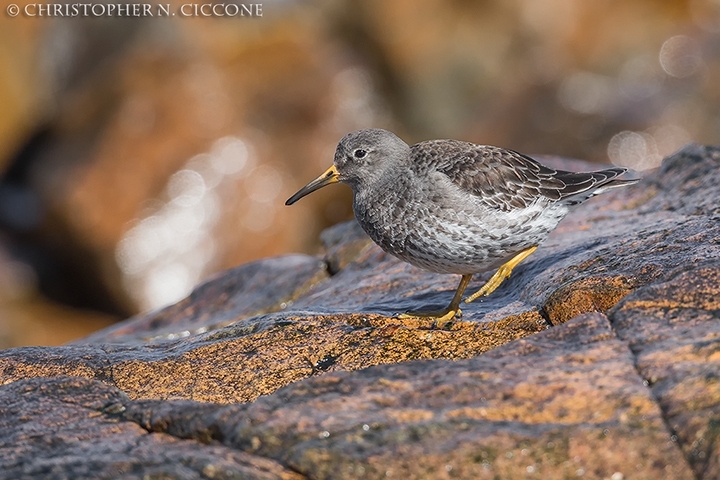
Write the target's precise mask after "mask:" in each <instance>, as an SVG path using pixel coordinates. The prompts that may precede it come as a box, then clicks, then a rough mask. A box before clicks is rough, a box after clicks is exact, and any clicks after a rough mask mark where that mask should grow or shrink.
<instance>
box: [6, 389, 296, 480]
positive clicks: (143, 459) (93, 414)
mask: <svg viewBox="0 0 720 480" xmlns="http://www.w3.org/2000/svg"><path fill="white" fill-rule="evenodd" d="M0 401H1V402H2V405H3V410H2V414H0V432H1V433H0V435H2V438H3V442H2V444H0V462H1V463H2V466H3V469H2V473H0V476H2V478H8V479H10V478H13V479H20V478H108V479H114V478H119V477H122V478H131V479H135V478H137V479H141V478H148V477H154V478H208V477H209V478H248V479H267V480H269V479H286V480H293V479H301V478H303V477H302V476H301V475H298V474H296V473H294V472H292V471H291V470H289V469H287V468H284V467H282V466H281V465H279V464H278V463H276V462H273V461H272V460H268V459H266V458H262V457H258V456H256V455H252V454H248V453H244V452H241V451H238V450H235V449H233V448H228V447H224V446H222V445H214V446H211V445H204V444H202V443H200V442H197V441H188V440H179V439H178V438H176V437H173V436H170V435H163V434H160V435H155V434H151V435H148V431H147V430H146V429H144V428H142V426H140V425H139V424H137V423H133V422H127V421H123V418H122V416H121V414H122V412H123V410H124V409H125V408H126V407H125V404H127V403H128V398H127V396H126V395H125V394H124V393H122V392H121V391H120V390H118V389H117V388H114V387H110V386H107V385H104V384H102V383H100V382H97V381H92V380H86V379H83V378H72V377H57V378H52V379H31V380H22V381H19V382H15V383H13V384H11V385H6V386H5V387H2V388H0ZM58 425H62V426H63V427H62V428H60V429H58V428H57V426H58ZM11 445H12V446H11Z"/></svg>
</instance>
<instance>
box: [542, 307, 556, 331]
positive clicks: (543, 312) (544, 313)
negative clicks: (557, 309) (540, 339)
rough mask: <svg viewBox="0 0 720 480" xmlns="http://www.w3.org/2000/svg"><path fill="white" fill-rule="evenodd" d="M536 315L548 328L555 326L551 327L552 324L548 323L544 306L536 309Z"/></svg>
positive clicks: (548, 319)
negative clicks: (537, 314) (538, 315)
mask: <svg viewBox="0 0 720 480" xmlns="http://www.w3.org/2000/svg"><path fill="white" fill-rule="evenodd" d="M538 313H539V314H540V316H541V317H542V319H543V320H545V324H546V325H547V327H548V328H550V327H554V326H555V325H553V323H552V322H551V321H550V316H549V315H548V313H547V312H546V311H545V305H543V306H541V307H540V308H538Z"/></svg>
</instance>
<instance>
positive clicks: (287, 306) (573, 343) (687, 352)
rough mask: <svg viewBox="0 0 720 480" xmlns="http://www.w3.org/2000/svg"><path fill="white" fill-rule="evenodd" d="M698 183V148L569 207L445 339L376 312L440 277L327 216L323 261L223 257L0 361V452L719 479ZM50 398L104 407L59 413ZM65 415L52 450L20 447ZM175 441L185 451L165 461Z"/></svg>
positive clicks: (707, 170) (412, 300)
mask: <svg viewBox="0 0 720 480" xmlns="http://www.w3.org/2000/svg"><path fill="white" fill-rule="evenodd" d="M719 183H720V149H717V148H711V147H697V146H694V147H689V148H687V149H685V150H683V151H682V152H680V153H679V154H677V155H676V156H674V157H672V158H669V159H667V160H666V161H665V163H664V164H663V167H662V168H661V169H659V170H658V171H656V172H654V173H653V174H651V175H648V176H647V177H646V178H644V179H643V180H642V181H641V182H640V183H639V184H638V185H637V186H634V187H630V188H627V189H624V190H617V191H615V192H611V193H607V194H605V195H603V196H600V197H598V198H597V199H594V200H592V201H590V202H588V203H587V204H585V205H583V206H581V207H580V208H578V209H577V210H576V211H575V212H574V213H573V214H571V215H570V216H569V217H568V218H567V219H566V221H564V222H563V223H562V224H561V225H560V227H559V228H558V229H557V230H556V231H555V232H554V233H553V234H552V236H551V237H550V239H549V240H548V242H547V243H546V244H545V245H543V246H541V248H539V249H538V251H537V252H536V253H535V254H534V255H533V256H532V257H530V258H529V259H528V261H527V263H524V264H521V265H520V267H518V268H517V269H516V270H515V272H514V273H513V277H512V278H510V279H509V281H508V282H507V283H505V284H503V285H502V286H501V287H500V288H499V289H498V290H497V291H496V292H494V293H493V295H491V296H490V297H487V298H485V299H482V301H479V302H475V303H472V304H470V305H465V306H464V314H463V316H462V318H461V319H459V320H458V321H457V322H455V324H454V325H453V326H452V328H450V329H448V330H433V329H430V328H429V325H428V323H427V322H424V321H419V320H401V319H397V318H395V316H394V315H395V314H396V313H397V312H398V311H402V310H404V309H407V308H418V307H421V306H423V305H425V304H429V305H442V304H445V303H446V302H447V300H448V299H449V297H450V296H451V295H452V291H453V290H454V287H455V283H456V281H457V279H456V278H454V277H452V276H441V275H433V274H430V273H427V272H422V271H420V270H417V269H414V268H413V267H410V266H408V265H406V264H404V263H402V262H399V261H397V260H396V259H394V258H392V257H391V256H389V255H386V254H385V253H383V252H382V251H380V250H379V249H378V248H377V247H376V246H375V245H372V244H369V243H368V242H367V239H366V238H365V237H364V235H363V234H362V233H361V232H360V231H359V230H358V229H357V226H356V225H354V224H344V225H340V226H338V227H335V228H333V229H332V230H329V231H327V232H326V233H324V234H323V240H324V243H325V252H324V253H323V254H322V255H321V256H318V257H310V256H291V257H286V258H284V259H283V258H280V259H270V260H265V261H260V262H257V263H253V264H249V265H245V266H243V267H240V268H237V269H235V270H232V271H229V272H227V273H226V274H224V275H220V276H217V277H215V278H213V279H211V280H209V281H208V282H207V283H205V284H204V285H202V286H200V287H199V288H198V289H197V290H196V292H195V293H194V294H193V295H191V297H189V298H188V299H186V300H184V301H182V302H180V303H179V304H177V305H173V306H170V307H168V308H166V309H164V310H161V311H158V312H154V313H150V314H148V315H145V316H142V317H138V318H135V319H131V320H129V321H128V322H127V323H126V324H124V325H120V326H118V327H114V328H112V329H109V330H107V331H105V332H101V333H99V334H96V335H94V336H93V337H91V338H89V339H87V340H85V341H80V342H76V344H74V345H68V346H64V347H54V348H18V349H10V350H5V351H2V352H0V382H1V383H2V384H3V386H2V387H0V401H2V399H3V398H17V397H19V396H23V395H24V396H23V397H22V398H24V400H23V401H22V402H20V401H19V400H18V402H19V403H12V408H11V409H9V410H7V412H4V411H3V415H5V416H4V417H2V418H3V420H2V421H3V422H5V423H2V425H0V426H1V427H2V429H4V430H2V431H0V438H5V437H7V438H20V440H21V441H20V442H14V441H11V442H6V443H4V444H0V459H11V460H8V461H7V463H8V464H9V465H10V466H11V467H12V468H13V469H15V470H10V471H11V472H13V473H18V475H21V476H22V475H23V474H24V473H23V472H25V471H26V470H25V469H29V470H27V472H30V473H31V474H33V475H35V474H37V475H39V476H43V475H44V476H46V477H48V478H49V477H52V476H53V474H55V473H58V472H59V473H58V475H60V476H62V475H63V474H65V473H67V472H70V473H67V475H70V474H71V473H72V472H80V471H81V470H77V469H81V468H85V467H83V466H82V465H83V462H81V461H79V460H77V456H76V454H75V453H74V452H76V451H82V449H83V446H85V447H86V448H87V451H89V452H91V453H92V452H95V451H111V452H114V451H115V450H113V449H120V450H122V449H123V448H125V447H122V445H127V444H132V445H138V441H137V440H136V439H134V437H133V436H135V435H136V433H135V432H137V431H150V432H154V433H152V434H151V436H150V437H149V438H150V439H155V438H159V439H161V441H162V442H165V439H168V440H167V441H168V442H175V443H173V445H177V449H178V450H180V453H177V451H178V450H172V449H169V450H168V452H169V453H167V455H166V456H164V457H162V459H161V460H157V459H153V460H147V459H146V458H147V457H142V456H140V457H137V458H136V459H135V460H132V462H135V463H132V462H131V465H132V468H133V469H134V470H132V472H135V471H137V472H153V471H155V470H153V469H156V468H157V469H159V470H157V472H161V473H158V474H159V475H160V474H166V475H167V476H170V477H180V478H185V477H189V478H193V477H192V476H193V475H195V473H194V472H196V471H197V468H200V467H197V468H196V466H197V465H200V464H201V463H202V461H205V460H196V459H197V458H202V459H208V460H207V461H208V462H210V463H212V462H214V461H215V460H217V461H220V460H222V461H227V462H230V464H229V465H230V466H229V467H228V471H230V472H232V471H235V470H233V469H243V468H244V469H246V470H243V471H245V472H249V473H247V475H248V476H250V475H255V474H257V475H260V474H261V473H262V474H263V475H264V474H268V475H271V477H270V478H272V475H276V477H277V476H280V478H282V475H294V474H296V475H303V476H305V477H307V478H378V477H382V476H387V475H392V476H404V477H405V478H451V477H455V478H497V477H500V478H508V477H519V476H522V477H528V478H569V477H575V476H578V475H580V476H584V477H586V478H647V479H655V478H668V479H676V478H681V479H683V478H688V479H690V478H696V479H697V478H699V479H712V478H717V477H718V462H717V458H718V453H719V452H718V449H717V448H718V447H717V445H718V443H719V442H718V424H719V423H720V419H719V417H718V415H720V410H719V409H720V393H719V390H718V384H719V383H718V379H717V372H718V365H717V363H718V361H719V358H720V357H718V353H717V351H718V345H717V341H718V338H720V319H719V318H718V313H717V312H718V311H719V310H720V304H718V300H717V299H718V298H720V291H718V290H719V289H720V287H719V286H718V285H720V269H719V268H718V266H719V265H720V222H718V220H720V207H718V205H720V202H719V201H718V198H717V189H716V187H715V186H716V185H717V184H719ZM284 265H286V266H287V269H286V270H283V266H284ZM480 277H482V275H481V276H480ZM481 281H482V278H480V279H478V280H477V282H474V283H476V284H477V285H479V284H480V283H481ZM613 305H614V306H613ZM549 325H553V326H552V327H550V326H549ZM417 360H421V361H417ZM450 360H452V361H450ZM65 375H72V376H74V377H76V378H73V379H67V378H64V377H62V376H65ZM31 377H40V378H35V379H32V378H31ZM48 377H55V378H48ZM61 377H62V378H61ZM77 377H85V379H80V378H77ZM307 377H312V378H307ZM303 379H305V380H303ZM301 380H302V381H301ZM67 385H72V388H70V387H67ZM23 389H26V390H23ZM117 389H119V390H117ZM66 390H67V392H69V393H67V394H66V393H63V392H66ZM23 392H25V393H23ZM69 397H73V398H77V401H76V402H78V404H83V403H82V402H85V401H86V400H87V401H88V402H90V403H88V405H89V404H92V405H100V404H102V407H92V408H91V409H93V408H94V409H95V410H94V413H93V414H92V415H87V416H83V415H84V414H82V412H85V410H80V413H78V411H77V410H71V413H63V412H66V409H74V408H76V407H75V406H73V405H75V403H73V401H70V400H67V398H69ZM97 398H100V399H103V400H102V401H100V400H92V401H90V400H91V399H97ZM197 401H203V402H213V403H198V402H197ZM93 402H94V403H93ZM238 402H246V403H244V404H237V403H238ZM25 404H27V405H36V404H42V405H48V407H47V408H48V410H47V411H48V412H50V411H57V412H58V413H57V418H60V420H59V425H61V426H60V427H58V425H56V424H53V423H42V422H40V421H38V422H40V423H36V424H32V426H31V427H28V428H30V429H32V431H33V432H39V433H33V434H34V435H36V437H33V440H32V442H30V441H29V440H26V439H25V438H24V437H16V435H17V432H16V430H17V431H22V428H24V427H23V425H25V424H24V423H23V422H26V419H27V418H36V417H37V418H40V417H42V418H43V419H47V418H51V419H52V415H50V414H48V413H47V412H45V411H44V410H43V412H45V413H43V415H42V416H41V415H40V414H39V413H33V412H35V410H33V411H32V412H31V411H30V410H23V409H22V408H24V407H23V405H25ZM18 405H19V406H18ZM83 405H85V404H83ZM27 408H30V407H27ZM32 408H35V407H32ZM43 408H44V407H43ZM82 408H86V407H82ZM98 408H100V409H101V410H102V411H101V412H99V411H97V410H98ZM103 409H104V410H103ZM37 411H38V412H39V410H37ZM72 412H74V413H72ZM64 415H65V416H64ZM86 417H87V418H86ZM119 420H122V422H120V423H118V425H120V426H121V427H122V428H121V429H120V430H117V431H115V430H113V431H115V432H116V434H117V435H118V436H117V437H112V436H108V434H107V433H106V429H107V428H108V427H107V424H108V422H109V423H110V424H112V422H117V421H119ZM47 421H48V422H52V420H47ZM78 425H80V426H82V429H81V431H83V432H86V433H85V434H84V435H80V436H78V435H76V434H75V433H74V432H75V430H74V429H80V427H79V426H78ZM113 425H114V424H113ZM133 425H134V426H133ZM135 427H137V428H138V429H139V430H134V429H135ZM51 428H53V430H50V429H51ZM65 429H67V430H68V431H69V432H71V433H69V434H68V435H69V437H68V438H70V437H72V439H73V440H72V441H71V442H69V443H70V444H71V445H72V446H71V448H69V449H68V448H67V445H66V444H67V443H68V442H66V443H65V444H63V443H59V442H52V441H51V442H49V443H40V441H39V440H35V439H36V438H46V437H47V438H51V439H52V438H55V437H54V436H53V435H64V430H65ZM4 431H7V432H9V433H8V434H7V435H6V436H3V435H4V434H3V432H4ZM78 431H80V430H78ZM45 432H50V433H51V434H50V436H49V437H48V436H47V435H46V433H45ZM57 432H60V433H57ZM154 435H160V436H158V437H155V436H154ZM142 438H143V439H145V438H146V437H142ZM144 441H146V442H147V441H155V440H144ZM28 442H30V443H28ZM107 442H111V443H112V444H111V445H110V444H108V445H106V443H107ZM185 442H189V443H188V444H189V445H191V449H192V454H193V455H196V457H192V459H189V460H182V458H189V457H183V455H186V453H184V452H186V450H183V449H184V448H185V447H184V445H185ZM143 445H144V444H143ZM128 448H129V447H128ZM148 448H149V449H150V450H151V451H154V450H152V449H151V447H148ZM152 448H154V447H152ZM173 448H175V447H173ZM95 449H98V450H95ZM103 449H105V450H103ZM213 449H216V450H213ZM122 451H123V452H125V453H123V455H125V454H126V453H127V452H128V451H130V450H127V449H126V450H122ZM131 452H132V451H131ZM218 452H230V453H227V455H226V454H225V453H218ZM238 453H239V454H242V455H249V456H250V457H245V456H242V457H234V456H233V455H234V454H238ZM128 455H130V454H128ZM175 455H177V456H175ZM216 455H217V457H215V456H216ZM130 456H132V455H130ZM34 458H40V459H52V462H53V467H52V468H53V469H55V470H33V468H36V467H34V466H33V465H34V464H33V462H32V459H34ZM87 458H88V460H87V463H88V464H89V465H99V466H98V467H97V468H98V471H104V470H102V468H105V467H104V465H110V464H109V463H102V462H103V461H101V460H97V458H98V457H95V456H92V455H89V456H88V457H87ZM122 458H125V457H121V459H120V460H118V461H124V460H122ZM133 458H135V457H133ZM213 458H214V459H215V460H213ZM163 459H164V460H163ZM178 459H180V460H178ZM42 461H43V462H44V461H45V460H42ZM48 461H50V460H48ZM128 461H130V460H128ZM93 462H99V463H93ZM258 462H260V463H258ZM261 462H269V463H261ZM3 463H6V462H3ZM40 464H43V463H42V462H41V463H40ZM212 464H213V465H215V463H212ZM43 465H44V464H43ZM113 465H114V464H113ZM204 465H205V464H203V468H205V466H204ZM181 467H182V468H189V469H190V470H182V471H180V470H175V469H178V468H181ZM38 468H39V467H38ZM43 468H45V467H43ZM108 468H110V467H108ZM122 468H125V467H122ZM128 468H130V467H128ZM209 468H210V470H208V471H211V473H212V472H216V471H217V470H213V469H214V468H215V467H209ZM218 468H220V467H218ZM163 469H164V470H163ZM258 469H259V470H260V472H261V473H257V470H258ZM238 471H239V470H238ZM63 472H65V473H63ZM162 472H166V473H162ZM268 472H270V473H268ZM30 473H29V474H30ZM29 474H28V475H29ZM239 475H240V474H239ZM243 475H244V474H243ZM207 476H210V475H209V474H207ZM259 478H262V477H259Z"/></svg>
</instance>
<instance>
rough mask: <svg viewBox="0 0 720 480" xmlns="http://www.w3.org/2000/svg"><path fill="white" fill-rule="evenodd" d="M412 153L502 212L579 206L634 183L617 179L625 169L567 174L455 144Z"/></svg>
mask: <svg viewBox="0 0 720 480" xmlns="http://www.w3.org/2000/svg"><path fill="white" fill-rule="evenodd" d="M411 149H412V153H413V157H414V158H415V159H416V161H415V165H416V166H417V168H419V169H430V170H435V171H438V172H440V173H442V174H444V175H446V176H447V177H448V178H449V179H450V181H451V182H452V183H453V184H455V185H457V186H458V187H459V188H460V189H462V190H463V191H465V192H467V193H469V194H472V195H475V196H477V197H479V198H480V199H481V200H482V201H483V202H484V203H485V204H486V205H487V206H488V207H490V208H493V209H499V210H502V211H509V210H513V209H518V208H525V207H528V206H530V205H531V204H533V203H535V202H536V201H538V200H542V199H545V200H546V201H552V202H565V201H566V202H567V203H572V204H575V203H581V202H582V201H584V200H586V199H587V198H590V197H591V196H592V195H593V192H594V191H595V190H597V189H598V188H600V187H603V186H605V187H606V188H610V187H612V186H620V185H625V184H627V183H634V181H632V180H630V181H623V180H615V178H616V177H618V176H619V175H622V174H623V173H625V172H626V171H627V169H625V168H610V169H607V170H602V171H597V172H587V173H575V172H567V171H563V170H555V169H553V168H550V167H547V166H545V165H542V164H541V163H539V162H537V161H536V160H534V159H532V158H530V157H528V156H526V155H523V154H521V153H518V152H515V151H513V150H507V149H504V148H499V147H493V146H488V145H475V144H472V143H466V142H459V141H456V140H432V141H428V142H422V143H419V144H417V145H413V146H412V147H411ZM573 197H576V198H573Z"/></svg>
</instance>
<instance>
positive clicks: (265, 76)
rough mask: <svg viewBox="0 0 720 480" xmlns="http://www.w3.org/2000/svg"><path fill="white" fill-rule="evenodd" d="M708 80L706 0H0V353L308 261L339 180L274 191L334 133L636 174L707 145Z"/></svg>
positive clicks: (712, 27) (719, 42) (716, 90)
mask: <svg viewBox="0 0 720 480" xmlns="http://www.w3.org/2000/svg"><path fill="white" fill-rule="evenodd" d="M31 3H32V2H31V1H28V0H22V1H20V2H18V3H17V4H18V5H19V7H20V9H21V12H22V10H23V8H24V7H25V5H28V4H31ZM96 3H99V2H96ZM163 3H165V2H163ZM183 3H187V2H181V1H171V3H170V11H171V12H179V8H180V6H181V5H182V4H183ZM152 5H153V11H154V12H155V13H157V8H156V4H152ZM718 79H720V0H673V1H650V0H631V1H621V0H608V1H605V2H583V1H580V0H548V1H544V2H538V1H536V0H513V1H500V0H494V1H493V0H483V1H471V0H452V1H448V0H423V1H420V2H418V1H410V0H395V1H393V2H386V1H381V0H365V1H363V2H354V1H350V0H336V1H331V0H324V1H315V2H300V1H290V0H286V1H281V0H276V1H268V2H263V4H262V17H257V18H249V17H247V16H246V17H234V18H224V19H223V18H182V17H180V16H179V14H178V15H176V16H175V17H171V18H159V17H157V16H156V17H146V18H117V17H114V18H113V17H102V18H97V17H88V18H58V17H53V18H49V17H43V18H40V17H29V16H26V15H24V14H23V13H21V14H20V15H19V16H17V17H14V18H13V17H10V16H9V15H8V14H7V13H6V7H5V6H3V11H2V13H1V14H0V106H1V107H2V108H0V348H5V347H10V346H18V345H29V344H41V345H51V344H59V343H63V342H66V341H69V340H71V339H72V338H76V337H78V336H81V335H84V334H87V333H89V332H90V331H92V330H95V329H98V328H102V327H104V326H106V325H109V324H110V323H112V322H114V321H117V320H120V319H122V318H125V317H127V316H130V315H132V314H135V313H137V312H140V311H145V310H148V309H154V308H157V307H160V306H163V305H166V304H168V303H171V302H174V301H176V300H178V299H180V298H182V297H183V296H185V295H186V294H187V293H188V292H189V291H190V290H191V289H192V287H193V286H194V285H195V284H197V283H198V282H200V281H202V280H203V279H204V278H206V277H207V276H208V275H210V274H212V273H213V272H216V271H218V270H221V269H225V268H228V267H231V266H234V265H238V264H241V263H244V262H247V261H249V260H252V259H256V258H259V257H265V256H271V255H278V254H281V253H284V252H291V251H293V252H297V251H305V252H313V251H314V249H315V248H316V245H317V238H318V234H319V232H320V230H321V229H323V228H324V227H326V226H329V225H331V224H333V223H336V222H338V221H341V220H345V219H347V218H350V217H351V215H352V212H351V209H350V198H351V196H350V191H349V189H348V188H343V187H336V188H329V189H324V190H323V191H321V192H318V193H317V194H315V195H312V196H310V197H308V198H307V199H304V200H303V201H302V202H300V203H298V204H297V205H296V206H294V207H293V208H287V207H285V206H284V205H283V202H284V200H285V199H286V198H287V197H288V196H289V195H290V194H292V193H293V192H294V191H295V190H297V189H298V188H299V187H300V186H302V185H304V184H305V183H306V182H307V181H308V180H310V179H312V178H314V177H315V176H316V175H318V174H319V173H320V172H322V171H323V170H324V169H325V168H327V167H328V166H329V165H330V163H331V161H332V155H333V151H334V148H335V145H336V143H337V141H338V140H339V138H340V137H341V136H342V135H343V134H344V133H346V132H348V131H351V130H355V129H358V128H365V127H384V128H388V129H391V130H393V131H395V132H397V133H398V134H399V135H401V136H402V137H403V138H405V139H406V140H407V141H408V142H417V141H421V140H424V139H429V138H441V137H446V138H448V137H452V138H458V139H463V140H468V141H474V142H478V143H489V144H497V145H502V146H506V147H510V148H513V149H516V150H520V151H523V152H527V153H531V154H555V155H562V156H569V157H577V158H583V159H587V160H592V161H598V162H608V161H611V162H613V163H616V164H619V165H626V166H629V167H632V168H635V169H638V170H645V169H649V168H653V167H655V166H657V165H658V164H659V162H660V160H661V159H662V157H663V156H665V155H667V154H670V153H672V152H673V151H675V150H676V149H678V148H679V147H681V146H682V145H683V144H685V143H687V142H690V141H694V142H698V143H704V144H712V143H718V141H719V140H720V81H718Z"/></svg>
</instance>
